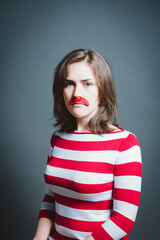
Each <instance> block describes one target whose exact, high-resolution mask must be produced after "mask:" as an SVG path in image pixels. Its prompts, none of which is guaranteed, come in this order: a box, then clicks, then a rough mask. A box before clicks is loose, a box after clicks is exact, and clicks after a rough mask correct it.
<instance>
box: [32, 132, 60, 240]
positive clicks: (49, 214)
mask: <svg viewBox="0 0 160 240" xmlns="http://www.w3.org/2000/svg"><path fill="white" fill-rule="evenodd" d="M53 139H54V135H53V136H52V138H51V150H52V148H53ZM50 158H51V153H50V154H49V155H48V162H49V160H50ZM54 212H55V207H54V194H53V192H52V191H50V189H49V188H48V185H46V192H45V196H44V199H43V201H42V204H41V209H40V213H39V217H38V218H39V220H38V224H37V230H36V234H35V237H34V240H46V239H47V238H48V236H49V235H50V233H51V231H52V230H53V226H54Z"/></svg>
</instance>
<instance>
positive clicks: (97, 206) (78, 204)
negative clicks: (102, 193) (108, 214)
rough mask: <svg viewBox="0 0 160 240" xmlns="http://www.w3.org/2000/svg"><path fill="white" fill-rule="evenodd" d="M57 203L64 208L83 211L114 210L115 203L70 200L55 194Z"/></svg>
mask: <svg viewBox="0 0 160 240" xmlns="http://www.w3.org/2000/svg"><path fill="white" fill-rule="evenodd" d="M55 201H56V202H57V203H59V204H62V205H64V206H68V207H71V208H76V209H82V210H106V209H107V210H108V209H112V208H113V201H112V200H106V201H99V202H90V201H83V200H78V199H73V198H68V197H64V196H61V195H59V194H55Z"/></svg>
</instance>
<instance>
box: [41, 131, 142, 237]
mask: <svg viewBox="0 0 160 240" xmlns="http://www.w3.org/2000/svg"><path fill="white" fill-rule="evenodd" d="M44 177H45V181H46V193H45V196H44V199H43V201H42V205H41V209H40V214H39V218H41V217H45V218H49V219H52V220H54V222H55V227H54V230H53V232H52V234H51V236H52V237H53V239H54V240H72V239H85V238H86V237H87V236H89V235H90V234H92V236H93V238H94V239H95V240H113V239H116V240H119V239H123V240H127V239H129V237H128V233H129V232H130V231H131V229H132V228H133V225H134V222H135V218H136V215H137V210H138V205H139V200H140V191H141V177H142V163H141V151H140V147H139V143H138V140H137V138H136V136H135V135H133V134H132V133H130V132H128V131H126V130H123V129H122V128H119V130H118V131H116V132H111V133H104V134H100V135H99V134H94V133H89V132H87V133H78V132H71V133H57V132H56V133H54V134H53V136H52V138H51V153H50V154H49V156H48V163H47V166H46V170H45V174H44Z"/></svg>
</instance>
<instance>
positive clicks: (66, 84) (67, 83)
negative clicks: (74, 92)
mask: <svg viewBox="0 0 160 240" xmlns="http://www.w3.org/2000/svg"><path fill="white" fill-rule="evenodd" d="M70 86H74V84H73V83H72V82H66V83H65V84H64V87H70Z"/></svg>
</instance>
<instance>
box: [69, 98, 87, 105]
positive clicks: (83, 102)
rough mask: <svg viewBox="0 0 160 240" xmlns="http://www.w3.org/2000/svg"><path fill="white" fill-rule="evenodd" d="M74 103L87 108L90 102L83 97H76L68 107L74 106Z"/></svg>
mask: <svg viewBox="0 0 160 240" xmlns="http://www.w3.org/2000/svg"><path fill="white" fill-rule="evenodd" d="M73 103H82V104H84V105H86V106H87V107H88V106H89V102H88V101H87V100H86V99H85V98H82V97H75V98H72V99H71V100H70V101H69V103H68V105H69V107H70V106H71V105H72V104H73Z"/></svg>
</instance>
